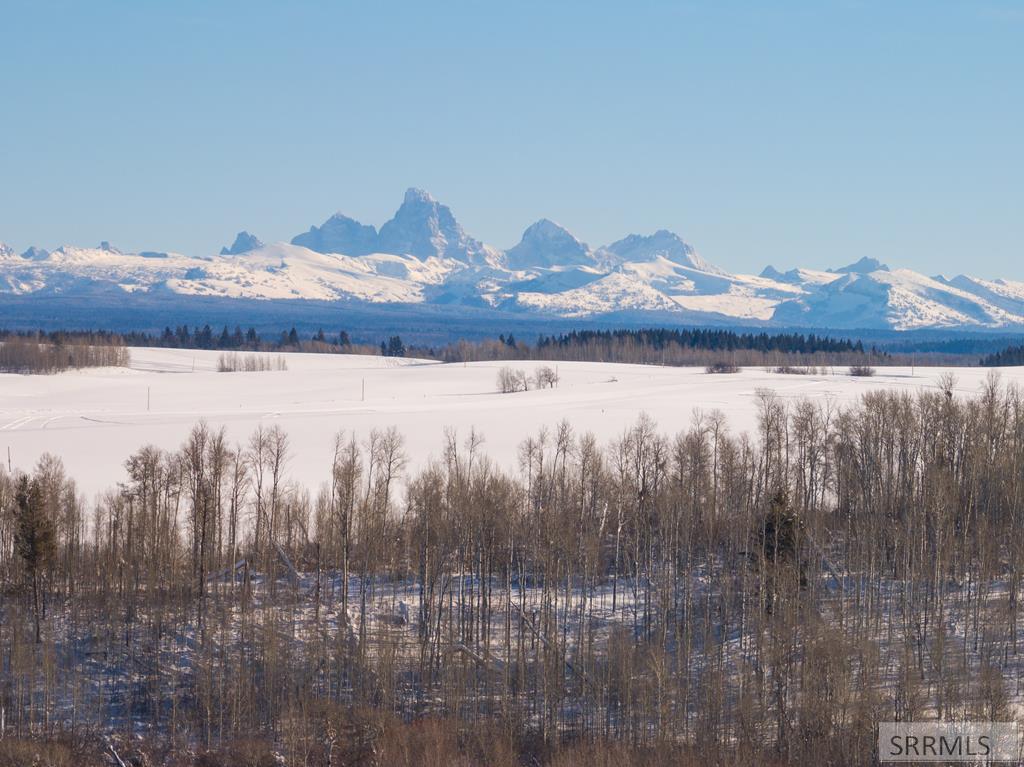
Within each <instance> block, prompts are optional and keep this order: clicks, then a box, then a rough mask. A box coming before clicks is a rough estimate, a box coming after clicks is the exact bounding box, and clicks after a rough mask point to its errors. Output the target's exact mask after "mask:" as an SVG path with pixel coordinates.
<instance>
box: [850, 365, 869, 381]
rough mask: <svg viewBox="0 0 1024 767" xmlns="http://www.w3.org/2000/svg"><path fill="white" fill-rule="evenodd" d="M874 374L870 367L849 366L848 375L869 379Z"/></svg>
mask: <svg viewBox="0 0 1024 767" xmlns="http://www.w3.org/2000/svg"><path fill="white" fill-rule="evenodd" d="M874 374H875V369H874V368H873V367H871V366H870V365H850V375H852V376H861V377H865V378H866V377H869V376H873V375H874Z"/></svg>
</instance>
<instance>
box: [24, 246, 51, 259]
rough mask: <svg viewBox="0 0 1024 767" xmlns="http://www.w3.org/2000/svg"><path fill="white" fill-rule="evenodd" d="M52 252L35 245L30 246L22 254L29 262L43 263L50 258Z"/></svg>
mask: <svg viewBox="0 0 1024 767" xmlns="http://www.w3.org/2000/svg"><path fill="white" fill-rule="evenodd" d="M49 255H50V251H48V250H46V249H44V248H37V247H36V246H35V245H29V246H28V248H26V249H25V252H24V253H22V254H21V257H22V258H24V259H26V260H27V261H43V260H44V259H46V258H48V257H49Z"/></svg>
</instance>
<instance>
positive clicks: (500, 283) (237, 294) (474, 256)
mask: <svg viewBox="0 0 1024 767" xmlns="http://www.w3.org/2000/svg"><path fill="white" fill-rule="evenodd" d="M97 292H101V293H103V294H105V295H108V296H109V295H114V296H116V295H117V294H118V293H123V294H132V295H133V297H134V298H135V299H139V298H143V299H144V298H145V297H146V296H155V297H160V298H161V299H166V298H168V297H175V296H178V297H180V298H181V300H182V301H183V302H184V301H187V300H188V297H192V296H205V297H213V298H218V297H219V298H225V299H230V298H249V299H264V300H272V301H285V300H303V299H304V300H316V301H330V302H364V303H371V304H391V305H402V304H413V305H416V304H418V305H429V304H434V305H443V306H446V307H450V308H451V311H453V312H457V311H458V307H460V306H464V307H474V308H476V309H478V310H479V309H494V310H500V311H502V312H505V313H508V312H512V313H522V314H524V315H533V316H541V317H542V316H550V317H560V318H580V319H582V318H598V317H601V316H606V315H615V317H616V318H630V319H635V320H642V319H651V320H657V321H661V322H671V321H675V322H679V323H695V324H699V323H707V324H742V325H748V326H749V325H760V324H763V325H778V326H789V327H793V326H800V327H812V328H835V329H844V328H847V329H849V328H888V329H895V330H910V329H920V328H947V329H956V328H963V329H975V330H978V329H986V328H1014V329H1019V328H1022V327H1024V282H1011V281H1008V280H984V279H979V278H976V277H968V276H965V275H959V276H957V277H953V278H947V277H943V276H934V277H926V276H924V275H922V274H919V273H917V272H914V271H911V270H909V269H890V268H889V267H888V266H886V265H884V264H881V263H879V262H878V261H876V260H874V259H872V258H869V257H864V258H862V259H861V260H860V261H858V262H857V263H855V264H851V265H849V266H845V267H841V268H837V269H831V270H827V271H822V270H816V269H806V268H796V269H790V270H789V271H785V272H783V271H779V270H777V269H775V268H774V267H772V266H768V267H767V268H765V269H764V271H762V272H761V273H760V274H759V275H745V274H730V273H729V272H726V271H725V270H723V269H720V268H718V267H716V266H713V265H712V264H710V263H708V262H707V261H705V260H704V259H703V258H701V257H700V256H699V255H698V254H697V252H696V251H695V250H694V248H693V247H692V246H691V245H689V244H687V243H686V242H684V241H683V240H682V239H681V238H680V237H679V236H678V235H676V234H674V233H672V232H669V231H666V230H659V231H657V232H654V233H653V234H650V235H639V234H631V235H629V236H627V237H625V238H623V239H621V240H618V241H617V242H613V243H611V244H610V245H606V246H603V247H598V248H591V247H590V246H589V245H587V244H586V243H584V242H581V241H580V240H578V239H577V238H576V237H575V236H573V235H572V234H571V233H570V232H568V231H567V230H566V229H565V228H563V227H561V226H559V225H558V224H556V223H555V222H553V221H550V220H548V219H541V220H540V221H538V222H536V223H535V224H531V225H530V226H529V227H527V229H526V231H525V232H524V233H523V236H522V239H521V240H520V242H519V243H518V244H517V245H515V246H514V247H512V248H509V249H508V250H504V251H503V250H500V249H498V248H494V247H491V246H490V245H487V244H485V243H483V242H481V241H479V240H477V239H474V238H473V237H471V236H470V235H468V234H467V233H466V232H465V230H464V229H463V228H462V227H461V226H460V225H459V223H458V221H457V220H456V219H455V216H454V215H453V214H452V211H451V210H450V209H449V208H448V207H447V206H446V205H443V204H441V203H439V202H438V201H437V200H435V199H434V198H433V197H431V196H430V195H429V194H427V193H426V192H424V191H422V190H419V189H410V190H409V191H407V192H406V194H405V199H404V200H403V202H402V205H401V206H400V207H399V208H398V210H397V212H396V213H395V215H394V216H393V217H392V218H391V219H390V220H389V221H387V222H386V223H384V224H383V225H382V226H381V227H380V229H377V228H376V227H374V226H370V225H366V224H362V223H360V222H358V221H355V220H353V219H352V218H349V217H348V216H345V215H343V214H342V213H337V214H335V215H333V216H331V217H330V218H328V219H327V221H325V222H324V223H323V224H322V225H320V226H314V227H311V228H310V229H309V231H308V232H304V233H302V234H299V235H297V236H296V237H294V238H293V239H292V240H291V242H290V243H284V242H275V243H269V244H264V243H263V242H261V241H260V240H259V239H258V238H257V237H256V236H255V235H253V234H250V233H249V232H244V231H243V232H239V234H238V235H237V237H236V238H235V240H234V242H233V243H232V244H231V245H230V246H225V247H224V248H222V249H221V251H220V253H219V254H217V255H211V256H208V257H195V256H186V255H181V254H178V253H167V252H158V251H142V252H139V253H123V252H121V251H120V250H118V249H117V248H115V247H113V246H111V245H110V244H109V243H107V242H104V243H102V244H101V245H100V247H98V248H81V247H75V246H70V245H64V246H62V247H59V248H57V249H56V250H53V251H46V250H43V249H42V248H39V247H31V248H29V249H28V250H26V251H24V252H22V253H16V252H15V251H14V250H13V249H11V248H10V247H8V246H6V245H4V244H2V243H0V299H2V296H3V295H4V294H7V295H19V296H30V297H39V298H44V297H46V296H55V295H61V296H76V295H82V296H90V295H95V294H96V293H97Z"/></svg>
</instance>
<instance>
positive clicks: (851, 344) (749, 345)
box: [537, 328, 864, 354]
mask: <svg viewBox="0 0 1024 767" xmlns="http://www.w3.org/2000/svg"><path fill="white" fill-rule="evenodd" d="M627 340H628V341H632V342H633V343H636V344H637V345H639V346H648V347H651V348H652V349H655V350H658V351H660V350H662V349H666V348H670V347H673V346H681V347H684V348H687V349H709V350H711V351H730V352H731V351H736V350H738V349H749V350H753V351H759V352H786V353H796V354H814V353H815V352H861V353H863V352H864V345H863V344H862V343H861V342H860V341H851V340H849V339H846V338H839V339H836V338H831V337H829V336H818V335H815V334H814V333H810V334H808V335H803V334H800V333H779V334H775V335H769V334H768V333H756V334H754V333H735V332H733V331H731V330H711V329H702V328H693V329H690V330H673V329H667V328H648V329H643V330H580V331H572V332H571V333H567V334H563V335H559V336H542V337H541V338H540V340H538V342H537V348H538V349H545V348H547V347H549V346H558V347H560V348H562V349H566V348H572V347H579V346H587V345H589V344H591V343H598V344H604V345H605V346H609V347H610V346H612V345H613V344H614V343H616V342H618V343H620V344H621V343H622V342H623V341H627Z"/></svg>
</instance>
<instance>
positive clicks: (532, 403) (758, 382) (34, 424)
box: [0, 349, 1024, 500]
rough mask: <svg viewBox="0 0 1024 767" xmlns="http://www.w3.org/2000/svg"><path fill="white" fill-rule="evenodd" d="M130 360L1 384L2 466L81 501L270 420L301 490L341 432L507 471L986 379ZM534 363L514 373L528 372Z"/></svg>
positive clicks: (1014, 373)
mask: <svg viewBox="0 0 1024 767" xmlns="http://www.w3.org/2000/svg"><path fill="white" fill-rule="evenodd" d="M131 355H132V364H131V368H130V369H125V368H103V369H91V370H82V371H75V372H68V373H63V374H60V375H54V376H21V375H9V374H0V457H2V459H3V460H4V461H6V460H7V453H8V449H9V450H10V456H11V460H12V462H13V465H14V466H15V467H20V468H23V469H29V468H31V466H32V465H33V464H34V463H35V461H36V460H37V459H38V458H39V456H40V455H41V454H43V453H45V452H50V453H53V454H55V455H57V456H59V457H60V458H61V459H63V461H64V464H65V466H66V468H67V470H68V473H69V474H70V475H71V476H72V477H74V478H75V480H76V481H77V482H78V484H79V487H80V489H81V490H82V492H84V493H85V494H86V496H87V498H89V499H90V500H91V499H92V498H93V496H94V494H96V493H97V492H100V491H102V490H104V489H106V488H110V487H113V486H114V485H115V483H117V482H118V481H121V480H123V479H124V478H125V474H124V468H123V466H124V461H125V459H126V458H127V457H128V456H129V455H130V454H131V453H132V452H134V451H135V450H137V449H138V448H139V447H141V446H142V445H145V444H155V445H158V446H160V447H163V448H167V449H174V448H177V447H178V446H179V445H180V444H181V443H182V442H183V441H184V439H185V437H186V436H187V434H188V431H189V429H190V428H191V427H192V425H193V424H194V423H196V422H197V421H198V420H199V419H205V420H206V421H207V422H208V423H209V424H211V425H212V426H222V425H223V426H224V427H225V428H226V430H227V434H228V437H229V439H230V440H231V441H232V442H240V443H244V442H245V441H246V440H247V439H248V437H249V435H250V434H251V433H252V431H253V430H254V429H255V428H256V427H257V426H259V425H260V424H263V425H265V426H270V425H273V424H279V425H280V426H281V427H282V428H284V429H285V431H286V432H287V433H288V436H289V438H290V444H291V461H290V463H289V467H288V471H289V476H290V478H291V479H294V480H296V481H298V482H300V483H302V484H303V485H306V486H307V487H309V488H311V489H313V488H316V487H318V486H319V485H320V484H321V483H322V482H325V481H327V479H328V476H329V467H330V462H331V450H332V443H333V437H334V435H335V434H336V433H337V432H338V431H339V430H345V431H353V430H354V431H355V432H356V433H357V434H358V435H359V436H361V437H365V436H366V435H368V434H369V432H370V430H371V429H373V428H387V427H389V426H396V427H397V428H398V429H399V431H401V432H402V434H403V435H404V436H405V439H406V452H407V453H408V455H409V458H410V463H409V469H410V470H415V469H417V468H419V467H421V466H422V465H423V464H424V463H425V462H426V461H427V460H428V459H429V458H430V457H431V456H439V455H440V453H441V448H442V440H443V438H444V429H445V428H446V427H450V428H454V429H456V430H457V431H458V433H459V434H460V435H461V436H465V435H467V434H468V432H469V430H470V429H471V428H475V429H476V430H477V432H478V433H480V434H482V435H483V436H484V438H485V442H484V449H485V451H486V453H487V454H488V455H489V456H490V457H491V458H492V459H494V460H495V461H497V462H498V464H499V465H500V466H501V467H503V468H507V469H514V468H516V466H517V448H518V446H519V444H520V442H522V440H523V439H525V438H526V437H528V436H531V435H535V434H536V433H537V431H538V430H539V429H540V428H541V427H545V426H546V427H549V428H550V427H554V426H555V425H556V424H557V423H558V422H559V421H561V420H562V419H566V420H568V421H569V423H570V424H571V425H572V427H573V428H574V429H575V430H577V431H581V432H582V431H592V432H594V434H595V435H596V436H597V437H598V438H599V439H601V440H602V441H608V440H611V439H614V438H615V437H617V436H618V435H620V434H621V433H622V432H623V430H624V429H625V428H626V427H628V426H630V425H631V424H633V423H634V422H635V421H636V418H637V416H638V415H639V414H640V413H641V412H646V413H648V414H650V415H651V416H652V417H653V418H654V419H655V420H656V421H657V423H658V426H659V428H660V429H661V430H662V431H663V432H666V433H674V432H677V431H679V430H681V429H683V428H685V427H686V426H687V425H688V424H689V423H690V422H691V420H692V418H693V414H694V412H695V411H703V412H705V413H709V412H711V411H713V410H721V411H723V412H724V413H725V414H726V416H727V417H728V424H729V427H730V429H732V430H733V431H737V430H749V429H753V428H755V427H756V419H757V391H758V390H759V389H762V388H768V389H772V390H774V391H775V392H777V393H778V394H779V396H781V397H783V398H786V399H798V398H803V397H806V398H810V399H812V400H815V401H819V402H826V401H832V402H834V403H835V404H836V405H844V404H848V403H851V402H853V401H855V400H856V399H857V398H858V397H859V396H860V395H861V394H862V393H864V392H865V391H868V390H870V389H876V388H885V389H901V390H907V391H916V390H918V389H920V388H922V387H934V386H936V382H937V381H938V379H939V377H940V376H941V375H942V374H943V373H945V372H948V371H950V370H952V372H953V373H954V374H955V375H956V376H957V379H958V385H957V389H958V391H959V392H960V393H961V394H963V395H971V394H974V393H976V392H977V391H978V389H979V387H980V386H981V384H982V382H983V381H984V379H985V377H986V376H987V375H988V372H989V371H988V370H987V369H979V368H925V367H918V368H916V369H915V370H913V371H911V369H910V368H880V369H879V371H878V375H876V376H875V377H873V378H853V377H850V376H849V375H846V374H845V373H846V368H836V369H835V371H834V373H830V374H828V375H813V376H799V375H779V374H776V373H772V372H769V371H766V370H763V369H745V370H743V371H742V372H740V373H738V374H736V375H708V374H707V373H705V372H704V370H703V369H702V368H701V369H697V368H675V367H652V366H643V365H619V364H608V363H591V362H562V363H559V364H558V372H559V375H560V377H561V383H560V384H559V386H558V388H556V389H543V390H535V391H529V392H520V393H516V394H500V393H498V392H497V390H496V377H497V373H498V369H499V368H501V367H502V366H504V365H505V364H508V363H503V362H478V363H469V364H440V363H435V362H428V361H422V360H410V359H392V358H384V357H366V356H348V355H316V354H289V355H287V356H286V360H287V364H288V370H286V371H273V372H261V373H218V372H216V367H217V357H218V353H217V352H202V351H188V350H179V349H132V350H131ZM542 364H545V363H539V362H519V363H512V366H513V367H515V368H519V369H522V370H525V371H528V372H530V371H533V370H534V369H535V368H537V367H538V366H540V365H542ZM1001 372H1002V376H1003V380H1004V381H1007V382H1010V381H1015V382H1018V383H1022V384H1024V368H1007V369H1003V370H1002V371H1001ZM364 385H365V398H364V397H363V389H364Z"/></svg>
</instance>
